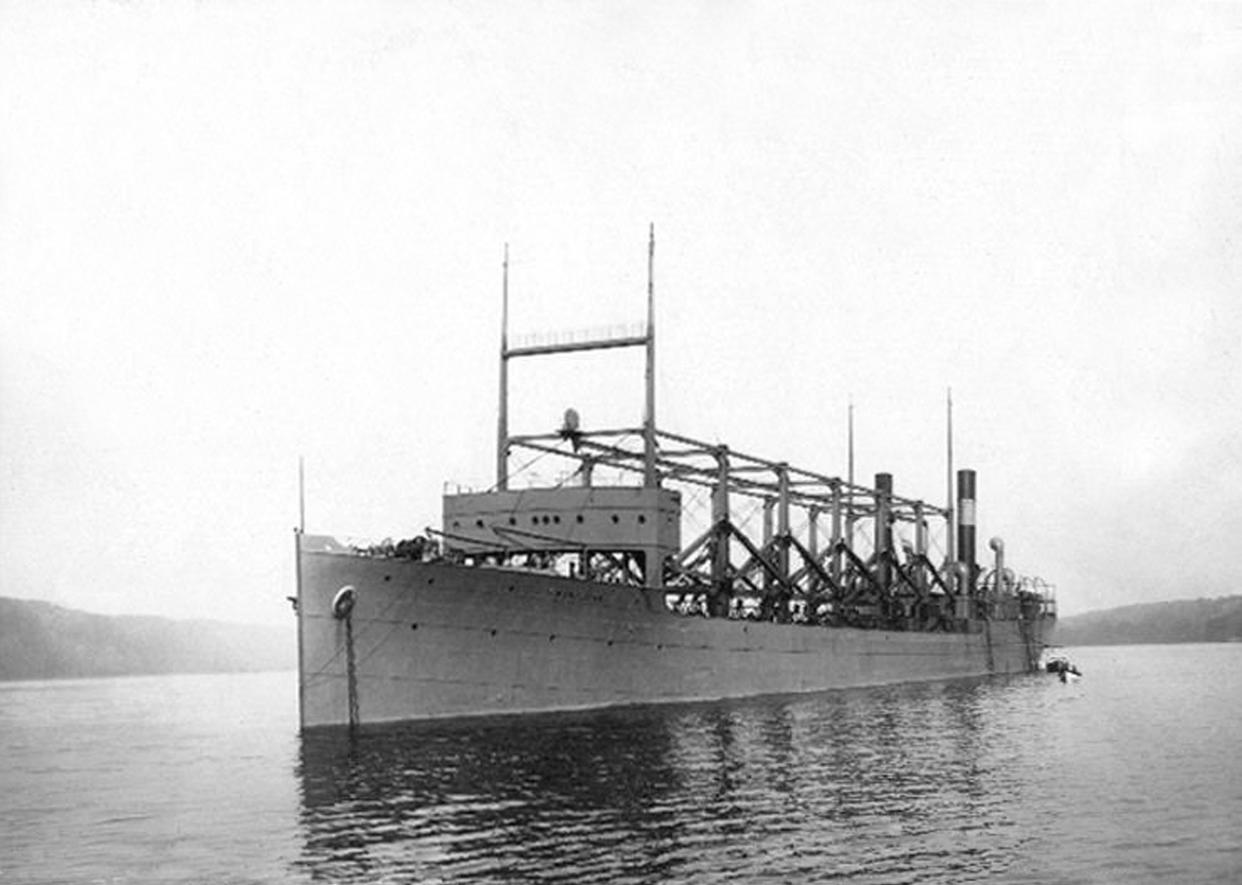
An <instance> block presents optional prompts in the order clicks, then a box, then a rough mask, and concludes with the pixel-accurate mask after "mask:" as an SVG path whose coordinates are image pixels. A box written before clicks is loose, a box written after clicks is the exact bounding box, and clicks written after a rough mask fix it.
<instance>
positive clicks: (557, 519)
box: [552, 516, 561, 525]
mask: <svg viewBox="0 0 1242 885" xmlns="http://www.w3.org/2000/svg"><path fill="white" fill-rule="evenodd" d="M552 521H553V522H554V523H556V524H557V525H560V524H561V518H560V517H559V516H554V517H552Z"/></svg>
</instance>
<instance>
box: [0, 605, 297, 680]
mask: <svg viewBox="0 0 1242 885" xmlns="http://www.w3.org/2000/svg"><path fill="white" fill-rule="evenodd" d="M296 666H297V644H296V637H295V635H294V626H293V618H292V617H290V619H289V627H288V629H287V630H282V629H280V628H276V627H259V626H251V625H244V624H229V623H224V622H222V621H177V620H172V619H170V618H155V617H138V616H130V615H120V616H110V615H96V614H89V613H87V612H82V611H75V610H73V609H68V608H61V607H60V606H58V605H52V604H51V603H47V602H38V601H35V600H28V599H10V598H6V597H0V680H5V679H55V678H62V677H78V676H122V675H137V674H143V673H213V672H226V671H229V672H231V671H251V670H286V669H292V668H294V667H296Z"/></svg>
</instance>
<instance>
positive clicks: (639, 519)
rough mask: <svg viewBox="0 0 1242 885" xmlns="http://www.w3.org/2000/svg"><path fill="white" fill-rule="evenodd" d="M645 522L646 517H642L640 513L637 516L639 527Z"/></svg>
mask: <svg viewBox="0 0 1242 885" xmlns="http://www.w3.org/2000/svg"><path fill="white" fill-rule="evenodd" d="M646 521H647V517H646V516H644V515H643V514H641V513H640V514H638V523H639V525H641V524H643V523H644V522H646Z"/></svg>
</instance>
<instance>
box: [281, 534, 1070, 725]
mask: <svg viewBox="0 0 1242 885" xmlns="http://www.w3.org/2000/svg"><path fill="white" fill-rule="evenodd" d="M298 567H299V588H298V640H299V643H298V658H299V694H300V711H301V714H300V715H301V725H302V727H303V728H304V729H309V728H316V727H321V726H332V725H347V724H351V720H352V722H353V723H354V724H367V723H378V722H394V721H402V720H414V719H429V718H438V717H449V716H466V715H480V714H497V713H525V712H541V711H551V710H568V709H583V708H591V707H606V706H614V705H623V704H642V703H662V702H674V701H698V700H714V699H722V698H732V697H745V696H751V695H760V694H777V693H790V692H813V691H823V690H828V689H837V688H849V687H856V686H870V685H884V684H892V683H900V682H916V681H934V680H945V679H953V678H961V677H972V676H981V675H987V674H1012V673H1022V672H1027V671H1029V670H1030V669H1032V668H1033V667H1034V666H1035V665H1036V661H1037V659H1038V657H1039V654H1040V652H1041V650H1042V645H1043V643H1044V642H1046V641H1048V636H1047V635H1046V633H1045V634H1041V633H1040V628H1041V625H1042V623H1043V622H1040V621H1034V622H1019V621H995V622H991V623H988V624H976V625H975V626H976V629H975V630H973V631H971V632H953V633H949V632H904V631H890V630H862V629H853V628H844V627H833V628H828V627H812V626H805V625H797V624H776V623H770V622H759V621H751V620H733V619H725V618H706V617H696V616H684V615H678V614H674V613H672V612H669V611H668V610H667V609H666V608H665V606H664V602H663V592H662V591H652V590H644V589H641V588H637V587H632V586H618V585H607V584H599V583H593V582H589V581H583V580H577V579H571V578H564V577H559V576H556V575H550V574H543V573H538V572H531V571H519V570H513V569H500V568H486V567H466V566H460V565H454V564H451V563H446V562H440V563H431V562H418V561H413V560H408V559H400V558H393V557H368V556H359V555H356V554H351V553H343V552H339V551H338V552H316V551H308V550H307V549H306V546H303V547H302V548H301V550H300V554H299V561H298ZM345 587H352V588H354V594H352V595H353V599H354V605H353V607H352V610H350V611H349V613H348V615H347V616H345V617H338V616H337V615H336V614H334V610H333V601H334V599H335V598H337V596H338V594H339V593H340V592H341V590H342V589H343V588H345Z"/></svg>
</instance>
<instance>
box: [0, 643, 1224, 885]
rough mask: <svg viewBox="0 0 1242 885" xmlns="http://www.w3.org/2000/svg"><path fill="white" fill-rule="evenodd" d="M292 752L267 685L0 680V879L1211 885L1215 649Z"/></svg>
mask: <svg viewBox="0 0 1242 885" xmlns="http://www.w3.org/2000/svg"><path fill="white" fill-rule="evenodd" d="M1073 658H1074V660H1075V661H1076V662H1077V663H1078V664H1079V666H1080V667H1081V668H1082V669H1083V670H1084V671H1085V674H1086V675H1085V678H1084V679H1083V680H1082V681H1081V682H1078V683H1074V684H1070V685H1063V684H1061V683H1060V682H1059V681H1057V680H1056V679H1054V678H1052V677H1047V676H1035V677H1023V678H1020V679H1013V680H1009V681H1000V682H972V683H956V684H951V685H937V686H921V687H920V686H913V687H902V688H889V689H874V690H858V691H849V692H839V693H834V694H825V695H818V696H813V697H800V698H779V699H761V700H753V701H746V702H735V703H727V704H723V703H722V704H701V705H679V706H675V707H665V708H645V709H639V710H631V711H626V712H600V713H592V714H575V715H561V716H541V717H527V718H519V719H509V720H503V719H495V720H488V721H482V722H480V721H473V722H458V723H452V724H438V725H437V724H424V725H419V726H405V727H400V728H384V729H377V730H374V731H368V732H364V733H363V734H362V735H361V736H360V737H359V738H358V739H356V740H354V741H350V740H349V738H348V736H347V735H339V734H338V735H328V736H314V737H311V738H307V739H303V738H300V737H299V736H298V734H297V730H296V721H297V710H296V700H295V698H296V688H295V682H296V680H295V676H294V674H292V673H278V674H262V675H241V676H237V675H227V676H178V677H151V678H130V679H107V680H82V681H74V682H41V683H9V684H0V760H2V761H0V882H4V883H9V882H49V883H51V882H58V883H59V882H161V883H162V882H197V881H203V882H456V881H566V882H712V881H743V882H745V881H764V880H766V881H774V882H776V881H806V882H817V881H818V882H823V881H838V880H845V881H849V882H875V883H879V882H886V883H887V882H945V883H950V882H952V883H956V882H968V881H984V880H986V881H989V882H992V881H1003V882H1033V883H1034V882H1039V883H1044V882H1051V883H1056V882H1118V883H1121V882H1125V883H1131V882H1156V881H1161V882H1164V881H1174V882H1237V881H1242V645H1199V646H1144V647H1127V648H1095V649H1081V650H1076V651H1074V652H1073Z"/></svg>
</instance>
